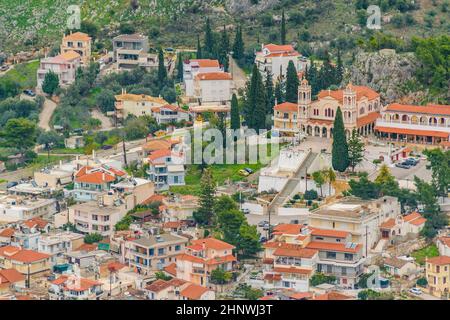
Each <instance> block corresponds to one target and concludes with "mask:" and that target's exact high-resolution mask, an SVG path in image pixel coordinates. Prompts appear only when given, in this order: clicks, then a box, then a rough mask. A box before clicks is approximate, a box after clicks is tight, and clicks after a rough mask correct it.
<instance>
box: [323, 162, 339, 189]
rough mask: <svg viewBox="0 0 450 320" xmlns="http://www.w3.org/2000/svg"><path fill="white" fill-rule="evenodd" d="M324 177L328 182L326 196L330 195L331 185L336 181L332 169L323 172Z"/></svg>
mask: <svg viewBox="0 0 450 320" xmlns="http://www.w3.org/2000/svg"><path fill="white" fill-rule="evenodd" d="M324 175H325V177H326V180H327V182H328V194H329V195H331V185H332V184H333V182H335V181H336V172H334V170H333V168H331V167H330V168H328V169H326V170H324Z"/></svg>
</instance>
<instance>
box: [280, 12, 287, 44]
mask: <svg viewBox="0 0 450 320" xmlns="http://www.w3.org/2000/svg"><path fill="white" fill-rule="evenodd" d="M281 44H286V19H285V17H284V10H283V12H282V13H281Z"/></svg>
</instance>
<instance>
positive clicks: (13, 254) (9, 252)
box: [0, 246, 50, 263]
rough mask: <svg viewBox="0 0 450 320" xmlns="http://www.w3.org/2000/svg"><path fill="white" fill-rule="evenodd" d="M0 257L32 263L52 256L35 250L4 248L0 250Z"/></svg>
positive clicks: (13, 247)
mask: <svg viewBox="0 0 450 320" xmlns="http://www.w3.org/2000/svg"><path fill="white" fill-rule="evenodd" d="M0 256H3V257H5V258H6V259H10V260H14V261H20V262H25V263H32V262H37V261H41V260H44V259H48V258H50V255H48V254H45V253H40V252H37V251H33V250H27V249H21V248H19V247H15V246H4V247H1V248H0Z"/></svg>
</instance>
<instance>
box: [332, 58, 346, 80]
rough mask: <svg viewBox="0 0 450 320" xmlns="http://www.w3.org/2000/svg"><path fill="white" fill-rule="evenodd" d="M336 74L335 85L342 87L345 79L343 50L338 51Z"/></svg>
mask: <svg viewBox="0 0 450 320" xmlns="http://www.w3.org/2000/svg"><path fill="white" fill-rule="evenodd" d="M335 74H336V76H335V79H334V84H336V85H340V84H341V82H342V80H343V78H344V64H343V63H342V57H341V50H339V51H338V56H337V65H336V69H335Z"/></svg>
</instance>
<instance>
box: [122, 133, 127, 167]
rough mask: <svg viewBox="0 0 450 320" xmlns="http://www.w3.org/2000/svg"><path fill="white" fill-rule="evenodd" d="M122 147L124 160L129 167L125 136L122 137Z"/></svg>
mask: <svg viewBox="0 0 450 320" xmlns="http://www.w3.org/2000/svg"><path fill="white" fill-rule="evenodd" d="M122 149H123V162H124V164H125V167H128V163H127V149H126V148H125V137H123V138H122Z"/></svg>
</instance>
